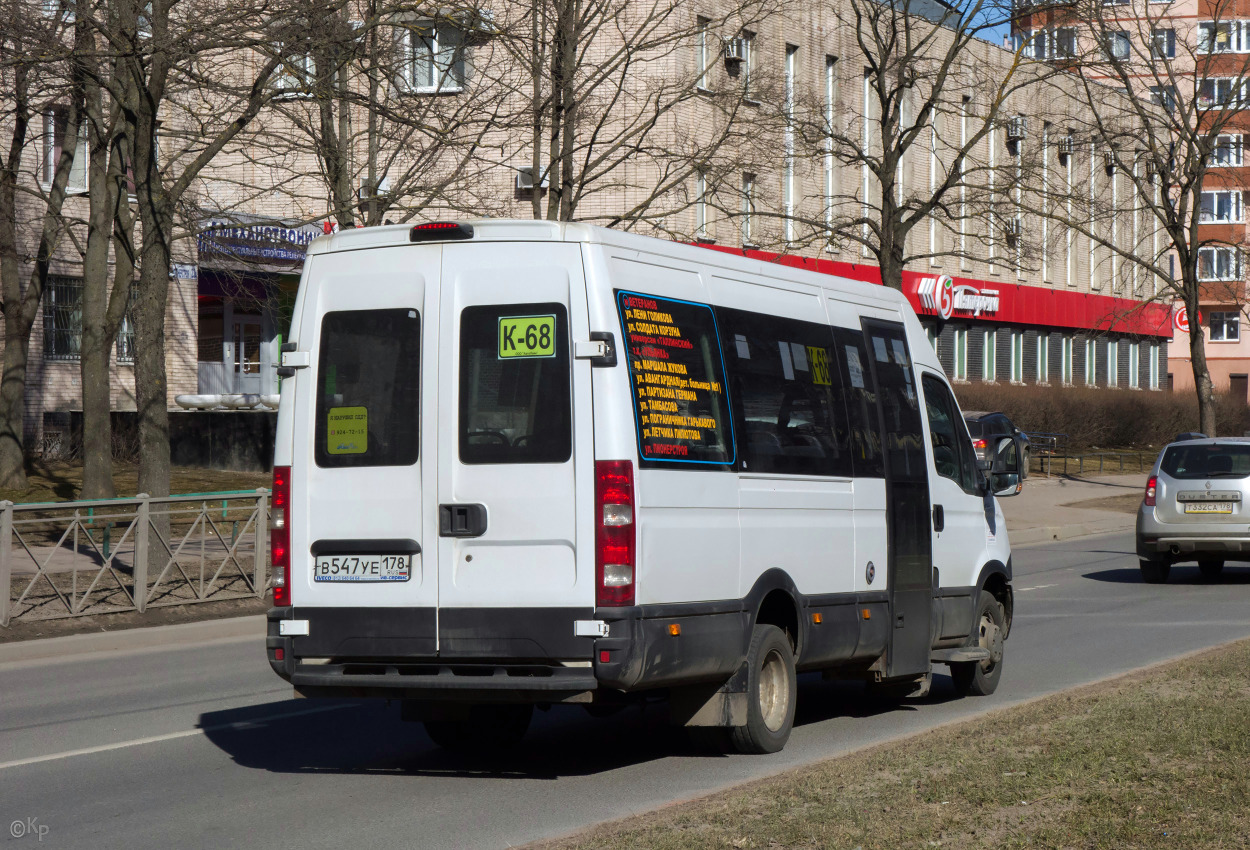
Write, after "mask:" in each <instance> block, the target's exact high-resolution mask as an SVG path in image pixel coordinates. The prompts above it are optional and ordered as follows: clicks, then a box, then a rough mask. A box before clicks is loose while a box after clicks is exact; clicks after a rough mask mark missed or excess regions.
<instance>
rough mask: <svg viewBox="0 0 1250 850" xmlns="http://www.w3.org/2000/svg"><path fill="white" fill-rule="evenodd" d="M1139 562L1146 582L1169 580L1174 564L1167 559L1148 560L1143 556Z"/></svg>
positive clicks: (1160, 582) (1158, 582) (1157, 582)
mask: <svg viewBox="0 0 1250 850" xmlns="http://www.w3.org/2000/svg"><path fill="white" fill-rule="evenodd" d="M1139 563H1140V566H1141V577H1142V581H1144V582H1146V584H1163V583H1164V582H1165V581H1167V580H1168V573H1170V572H1171V571H1172V565H1171V564H1169V563H1168V562H1167V561H1147V560H1146V559H1145V558H1142V559H1141V561H1140V562H1139Z"/></svg>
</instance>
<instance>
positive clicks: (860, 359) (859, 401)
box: [833, 328, 885, 478]
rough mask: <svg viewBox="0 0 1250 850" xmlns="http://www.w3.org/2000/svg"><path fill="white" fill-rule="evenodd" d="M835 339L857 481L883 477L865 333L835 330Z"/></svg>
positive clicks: (878, 427)
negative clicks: (858, 479)
mask: <svg viewBox="0 0 1250 850" xmlns="http://www.w3.org/2000/svg"><path fill="white" fill-rule="evenodd" d="M833 338H834V341H835V343H836V346H835V349H836V352H837V354H838V366H839V368H840V369H841V371H842V386H843V388H844V389H845V392H844V393H843V397H842V400H843V403H844V404H845V405H846V418H847V422H848V427H849V429H850V448H851V462H852V464H853V466H854V470H855V477H856V478H881V477H883V476H884V475H885V468H884V467H883V466H882V462H881V430H880V424H879V422H880V420H879V419H878V418H877V388H876V385H875V384H874V383H873V379H872V369H871V368H869V363H868V353H867V351H866V350H865V348H864V334H863V331H860V330H851V329H850V328H834V329H833Z"/></svg>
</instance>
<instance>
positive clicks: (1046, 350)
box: [1037, 331, 1050, 384]
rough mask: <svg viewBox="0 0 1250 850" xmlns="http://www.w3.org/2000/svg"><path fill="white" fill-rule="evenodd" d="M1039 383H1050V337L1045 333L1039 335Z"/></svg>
mask: <svg viewBox="0 0 1250 850" xmlns="http://www.w3.org/2000/svg"><path fill="white" fill-rule="evenodd" d="M1037 382H1038V383H1039V384H1048V383H1050V335H1049V334H1047V333H1046V332H1045V331H1043V332H1042V333H1039V334H1038V335H1037Z"/></svg>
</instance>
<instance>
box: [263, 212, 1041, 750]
mask: <svg viewBox="0 0 1250 850" xmlns="http://www.w3.org/2000/svg"><path fill="white" fill-rule="evenodd" d="M280 373H281V375H282V376H283V381H282V400H281V403H280V405H279V409H278V425H277V445H276V451H275V458H274V487H273V517H272V529H273V531H272V535H271V559H272V564H273V573H274V578H273V583H274V606H273V608H272V609H271V610H270V612H269V631H268V638H267V651H268V657H269V662H270V664H271V666H272V667H273V669H274V670H275V671H276V672H277V673H278V674H279V675H280V676H282V677H283V678H285V679H287V680H288V681H290V682H291V683H292V685H293V686H294V688H295V691H296V693H297V694H298V695H300V696H305V697H377V698H384V699H389V700H396V701H398V702H399V703H400V705H401V706H402V714H403V716H404V717H405V718H406V719H411V720H420V721H423V722H424V723H425V726H426V729H427V731H428V732H429V734H430V737H431V738H432V739H433V740H434V741H435V742H436V743H438V744H440V745H443V746H447V747H464V748H469V747H499V746H505V745H507V744H510V743H514V742H515V741H517V740H519V739H520V737H521V736H522V735H523V734H524V733H525V730H526V728H527V726H528V724H529V722H530V716H531V714H532V711H533V708H534V707H535V706H547V705H551V704H556V703H582V704H585V705H586V706H587V708H588V709H589V710H590V711H591V712H592V713H599V712H609V711H611V710H613V709H614V708H615V707H617V706H621V705H625V704H628V703H629V702H631V701H635V700H639V699H653V698H656V697H667V700H668V706H669V711H670V714H671V717H672V719H673V721H674V722H675V723H678V724H682V725H686V726H690V727H695V728H702V729H704V730H705V731H704V732H703V733H702V736H703V737H716V738H719V739H720V741H721V743H722V744H724V745H726V746H729V747H731V748H732V749H735V750H737V751H740V752H774V751H776V750H779V749H781V748H782V747H783V746H784V745H785V742H786V740H787V738H788V737H789V734H790V729H791V726H792V723H793V718H794V708H795V700H796V697H797V687H796V675H797V673H800V672H804V671H823V672H824V673H825V675H826V676H829V677H839V678H843V677H844V678H848V679H862V680H865V681H867V682H869V683H870V687H872V688H875V689H877V690H878V691H880V692H883V693H887V694H895V695H898V696H906V695H920V694H923V693H926V692H927V689H928V686H929V682H930V681H931V677H932V673H931V671H932V669H933V665H934V664H935V663H937V664H946V665H948V666H949V670H950V674H951V678H952V680H953V681H954V686H955V688H956V689H957V690H958V691H959V692H961V693H978V694H987V693H990V692H992V691H993V690H994V688H995V686H996V685H997V683H998V680H999V676H1000V675H1001V672H1002V663H1003V654H1002V653H1003V641H1004V639H1005V638H1006V637H1007V635H1008V633H1009V631H1010V629H1011V620H1012V608H1013V604H1012V588H1011V557H1010V548H1009V546H1008V541H1007V531H1006V529H1005V527H1004V524H1003V515H1002V512H1001V510H1000V508H999V506H998V503H997V501H996V499H995V498H994V496H995V493H998V494H999V495H1005V494H1009V493H1014V492H1015V491H1016V486H1017V484H1018V482H1019V476H1020V474H1021V470H1019V469H1018V468H1017V460H1016V458H1015V455H1014V452H1012V451H1011V450H1010V447H1009V446H1007V445H1004V446H1000V447H996V448H997V449H998V451H999V456H998V458H997V459H996V460H991V461H988V462H984V463H981V464H978V460H977V457H976V455H975V453H974V450H973V446H972V442H971V440H970V439H969V437H968V432H967V430H966V428H965V426H964V420H963V417H962V415H961V414H960V411H959V407H958V405H957V404H956V402H955V397H954V394H953V393H952V391H951V388H950V385H949V384H948V382H947V379H946V376H945V374H944V373H943V370H942V366H941V364H940V362H939V360H938V358H937V356H936V354H935V353H934V350H933V348H932V347H931V345H930V344H929V342H928V341H927V340H926V338H925V333H924V330H923V328H922V326H921V325H920V323H919V321H918V320H917V318H916V316H915V314H914V312H913V311H912V309H911V307H910V306H909V305H908V304H907V301H906V300H905V299H904V297H903V296H902V295H901V294H900V293H898V292H896V291H893V290H891V289H888V288H884V287H881V286H876V285H871V284H866V283H860V282H857V281H852V280H846V279H843V278H839V277H833V276H830V275H824V274H818V273H815V272H809V271H804V270H798V269H793V268H788V267H785V266H782V265H778V264H770V263H766V262H762V261H758V260H754V259H748V258H745V257H741V256H736V255H731V254H727V253H723V252H717V251H711V250H708V249H706V248H703V247H699V246H692V245H682V244H674V243H669V242H665V241H662V240H658V239H652V238H648V237H644V236H638V235H634V234H629V233H621V232H618V231H614V230H608V229H604V228H598V227H592V226H588V225H582V224H568V223H558V222H545V221H502V220H484V221H460V222H429V223H424V224H418V225H416V226H412V227H409V226H388V227H377V228H368V229H361V230H355V231H349V232H341V233H338V234H335V235H332V236H327V237H324V238H320V239H317V240H315V241H314V242H313V243H312V244H311V245H310V246H309V250H308V255H307V259H306V261H305V263H304V270H303V277H302V280H301V282H300V287H299V294H298V297H297V298H296V302H295V309H294V314H293V317H292V324H291V331H290V336H289V341H288V342H286V343H285V344H284V345H283V354H282V366H281V367H280ZM1008 442H1009V441H1008ZM707 727H714V728H717V727H718V728H720V729H722V730H723V731H718V732H712V733H710V734H709V733H708V732H707V731H706V728H707Z"/></svg>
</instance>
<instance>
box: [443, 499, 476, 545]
mask: <svg viewBox="0 0 1250 850" xmlns="http://www.w3.org/2000/svg"><path fill="white" fill-rule="evenodd" d="M485 533H486V506H485V505H477V504H472V505H439V506H438V534H439V536H440V537H481V536H482V535H483V534H485Z"/></svg>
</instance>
